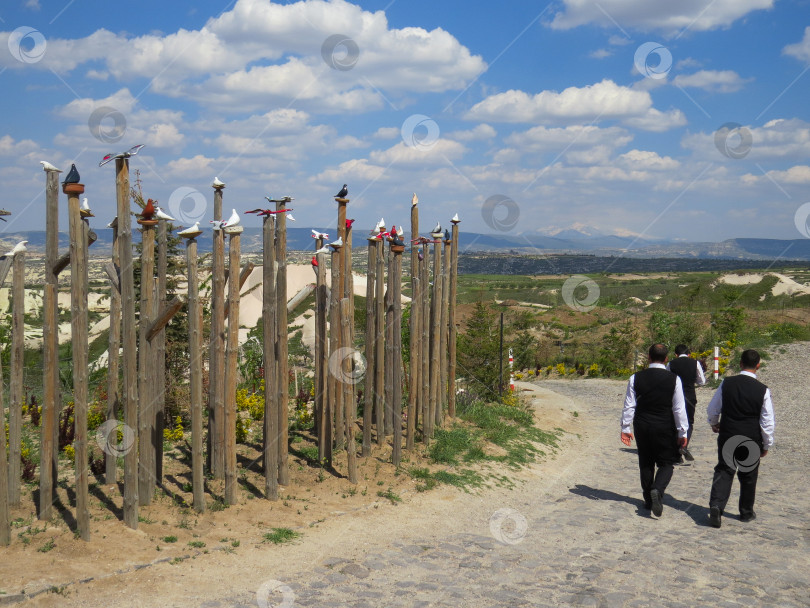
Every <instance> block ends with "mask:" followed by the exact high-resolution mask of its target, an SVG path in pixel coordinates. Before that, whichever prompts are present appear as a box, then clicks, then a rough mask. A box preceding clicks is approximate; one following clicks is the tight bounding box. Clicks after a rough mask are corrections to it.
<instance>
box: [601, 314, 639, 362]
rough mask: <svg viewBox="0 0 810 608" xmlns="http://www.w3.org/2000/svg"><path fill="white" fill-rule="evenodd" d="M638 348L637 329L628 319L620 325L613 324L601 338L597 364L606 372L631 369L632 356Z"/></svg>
mask: <svg viewBox="0 0 810 608" xmlns="http://www.w3.org/2000/svg"><path fill="white" fill-rule="evenodd" d="M637 348H638V329H636V327H635V326H634V325H633V322H632V321H631V320H630V319H628V320H627V321H625V322H624V323H623V324H622V325H619V326H618V327H617V326H615V325H614V326H613V327H611V328H610V332H608V334H607V335H605V337H604V338H602V351H601V357H600V362H599V366H600V367H601V368H602V369H603V370H605V372H606V373H608V374H610V373H615V372H617V371H618V370H620V369H629V370H631V371H632V370H633V368H634V367H635V361H634V357H635V354H636V349H637Z"/></svg>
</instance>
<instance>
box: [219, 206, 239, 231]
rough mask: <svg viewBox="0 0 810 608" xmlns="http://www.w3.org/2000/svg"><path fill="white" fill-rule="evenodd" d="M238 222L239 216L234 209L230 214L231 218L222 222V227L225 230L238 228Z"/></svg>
mask: <svg viewBox="0 0 810 608" xmlns="http://www.w3.org/2000/svg"><path fill="white" fill-rule="evenodd" d="M240 221H242V220H241V218H240V217H239V214H238V213H237V212H236V209H234V210H233V213H231V217H229V218H228V221H226V222H224V223H223V224H222V225H223V227H225V228H233V227H234V226H238V225H239V222H240Z"/></svg>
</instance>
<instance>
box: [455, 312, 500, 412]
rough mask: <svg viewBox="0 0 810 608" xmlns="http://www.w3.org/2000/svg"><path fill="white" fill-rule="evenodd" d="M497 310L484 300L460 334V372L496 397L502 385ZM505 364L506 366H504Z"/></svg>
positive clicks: (491, 396)
mask: <svg viewBox="0 0 810 608" xmlns="http://www.w3.org/2000/svg"><path fill="white" fill-rule="evenodd" d="M495 319H496V316H495V312H494V311H493V310H492V309H491V308H490V307H489V306H488V305H487V304H484V303H483V302H478V303H477V304H476V305H475V309H474V311H473V314H472V316H471V317H470V319H469V320H468V321H467V323H466V328H465V331H464V332H463V333H460V334H459V335H458V366H459V375H460V376H464V377H465V378H467V379H468V380H470V381H472V382H473V383H474V384H476V385H478V386H474V388H477V389H479V390H481V392H482V393H488V395H487V396H488V397H489V398H493V399H494V398H497V395H498V393H499V388H500V386H501V385H502V384H503V378H502V377H501V376H500V373H499V370H500V367H501V366H500V364H501V361H500V343H499V338H500V337H499V334H498V324H497V323H496V321H495ZM504 367H505V366H504Z"/></svg>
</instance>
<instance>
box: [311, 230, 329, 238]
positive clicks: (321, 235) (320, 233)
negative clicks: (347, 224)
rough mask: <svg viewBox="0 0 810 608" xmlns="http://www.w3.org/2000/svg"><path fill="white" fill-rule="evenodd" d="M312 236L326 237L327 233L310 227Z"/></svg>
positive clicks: (327, 236)
mask: <svg viewBox="0 0 810 608" xmlns="http://www.w3.org/2000/svg"><path fill="white" fill-rule="evenodd" d="M312 238H313V239H328V238H329V235H328V234H326V233H325V232H318V231H317V230H315V229H314V228H313V229H312Z"/></svg>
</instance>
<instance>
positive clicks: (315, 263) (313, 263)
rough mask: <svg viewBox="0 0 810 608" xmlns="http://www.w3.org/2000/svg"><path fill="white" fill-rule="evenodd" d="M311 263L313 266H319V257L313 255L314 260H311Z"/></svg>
mask: <svg viewBox="0 0 810 608" xmlns="http://www.w3.org/2000/svg"><path fill="white" fill-rule="evenodd" d="M310 264H312V265H313V266H317V265H318V258H316V257H315V256H314V255H313V256H312V261H311V262H310Z"/></svg>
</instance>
